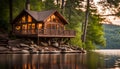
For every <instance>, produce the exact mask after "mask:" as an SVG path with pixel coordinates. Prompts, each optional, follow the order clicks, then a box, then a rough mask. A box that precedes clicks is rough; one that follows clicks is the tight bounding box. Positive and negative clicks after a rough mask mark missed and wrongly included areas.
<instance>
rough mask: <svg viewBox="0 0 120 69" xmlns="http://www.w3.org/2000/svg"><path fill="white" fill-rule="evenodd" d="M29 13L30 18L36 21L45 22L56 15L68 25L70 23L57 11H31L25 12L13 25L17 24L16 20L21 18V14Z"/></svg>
mask: <svg viewBox="0 0 120 69" xmlns="http://www.w3.org/2000/svg"><path fill="white" fill-rule="evenodd" d="M23 13H28V14H29V15H30V16H32V17H33V18H34V19H35V20H36V21H43V22H44V21H45V20H46V19H47V18H48V17H49V16H50V15H52V14H54V13H56V14H57V15H58V16H59V18H60V19H61V20H62V21H63V22H64V23H65V24H67V23H68V22H67V21H66V20H65V19H64V17H63V16H62V15H61V14H60V13H58V12H57V11H56V10H48V11H40V12H39V11H31V10H23V11H22V12H21V13H20V14H19V15H18V16H17V17H16V18H15V20H14V21H13V23H15V22H16V20H17V19H18V18H19V17H20V15H21V14H23Z"/></svg>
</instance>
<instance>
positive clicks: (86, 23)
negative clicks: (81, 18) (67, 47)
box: [82, 0, 90, 43]
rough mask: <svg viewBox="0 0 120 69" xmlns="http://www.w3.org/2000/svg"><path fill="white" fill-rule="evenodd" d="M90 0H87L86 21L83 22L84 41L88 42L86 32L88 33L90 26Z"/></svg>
mask: <svg viewBox="0 0 120 69" xmlns="http://www.w3.org/2000/svg"><path fill="white" fill-rule="evenodd" d="M89 7H90V6H89V0H87V8H86V12H85V22H84V24H83V34H82V42H83V43H84V42H86V34H87V26H88V17H89Z"/></svg>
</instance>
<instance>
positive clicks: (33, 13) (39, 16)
mask: <svg viewBox="0 0 120 69" xmlns="http://www.w3.org/2000/svg"><path fill="white" fill-rule="evenodd" d="M25 11H26V12H28V13H29V14H30V15H31V16H32V17H33V18H34V19H36V20H37V21H44V20H45V19H46V18H47V17H48V16H50V15H51V14H52V13H54V12H56V10H49V11H42V12H37V11H29V10H25Z"/></svg>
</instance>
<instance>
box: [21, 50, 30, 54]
mask: <svg viewBox="0 0 120 69" xmlns="http://www.w3.org/2000/svg"><path fill="white" fill-rule="evenodd" d="M21 51H22V52H23V53H29V51H28V50H21Z"/></svg>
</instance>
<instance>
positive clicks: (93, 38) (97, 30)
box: [85, 15, 106, 49]
mask: <svg viewBox="0 0 120 69" xmlns="http://www.w3.org/2000/svg"><path fill="white" fill-rule="evenodd" d="M99 19H100V18H99V17H98V16H95V15H90V17H89V23H88V30H87V37H86V47H85V48H86V49H87V48H88V49H95V48H96V45H99V46H106V41H105V38H104V29H103V26H102V24H100V23H99V22H100V20H99Z"/></svg>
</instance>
